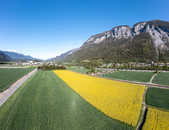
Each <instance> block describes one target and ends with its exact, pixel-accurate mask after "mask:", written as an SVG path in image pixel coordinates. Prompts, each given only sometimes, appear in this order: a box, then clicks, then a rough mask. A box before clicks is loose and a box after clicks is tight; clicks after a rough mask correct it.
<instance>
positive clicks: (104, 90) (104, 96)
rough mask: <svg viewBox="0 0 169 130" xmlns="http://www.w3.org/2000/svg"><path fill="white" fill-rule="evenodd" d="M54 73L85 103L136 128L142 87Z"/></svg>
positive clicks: (66, 71)
mask: <svg viewBox="0 0 169 130" xmlns="http://www.w3.org/2000/svg"><path fill="white" fill-rule="evenodd" d="M54 72H55V73H56V74H57V75H58V76H59V77H60V78H61V79H62V80H63V81H65V82H66V83H67V84H68V85H69V86H70V87H71V88H72V89H73V90H74V91H76V92H77V93H78V94H79V95H80V96H81V97H83V98H84V99H85V100H86V101H87V102H89V103H90V104H92V105H93V106H95V107H96V108H97V109H98V110H100V111H102V112H104V113H105V114H106V115H107V116H109V117H112V118H114V119H117V120H120V121H123V122H125V123H128V124H130V125H132V126H136V124H137V121H138V119H139V114H140V111H141V104H142V96H143V93H144V89H145V87H144V86H141V85H136V84H130V83H124V82H118V81H113V80H108V79H104V78H97V77H92V76H88V75H84V74H80V73H76V72H71V71H68V70H56V71H54Z"/></svg>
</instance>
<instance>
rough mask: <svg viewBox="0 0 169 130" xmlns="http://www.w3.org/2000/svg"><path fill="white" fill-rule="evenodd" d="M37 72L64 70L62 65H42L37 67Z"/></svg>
mask: <svg viewBox="0 0 169 130" xmlns="http://www.w3.org/2000/svg"><path fill="white" fill-rule="evenodd" d="M38 69H39V70H64V69H66V67H65V66H63V65H42V66H39V67H38Z"/></svg>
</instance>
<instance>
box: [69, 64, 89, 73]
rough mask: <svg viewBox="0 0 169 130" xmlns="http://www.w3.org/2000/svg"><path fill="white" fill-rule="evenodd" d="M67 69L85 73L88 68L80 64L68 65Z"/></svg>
mask: <svg viewBox="0 0 169 130" xmlns="http://www.w3.org/2000/svg"><path fill="white" fill-rule="evenodd" d="M67 69H68V70H71V71H75V72H78V73H83V74H86V73H87V72H88V71H89V70H88V69H86V68H84V67H82V66H80V67H79V66H71V67H68V68H67Z"/></svg>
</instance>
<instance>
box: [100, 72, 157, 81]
mask: <svg viewBox="0 0 169 130" xmlns="http://www.w3.org/2000/svg"><path fill="white" fill-rule="evenodd" d="M153 74H154V73H153V72H133V71H118V72H114V73H109V74H104V75H103V77H108V78H115V79H122V80H129V81H137V82H148V81H150V79H151V77H152V75H153Z"/></svg>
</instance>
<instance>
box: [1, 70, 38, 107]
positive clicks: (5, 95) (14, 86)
mask: <svg viewBox="0 0 169 130" xmlns="http://www.w3.org/2000/svg"><path fill="white" fill-rule="evenodd" d="M36 72H37V69H34V70H33V71H31V72H30V73H28V74H26V75H25V76H23V77H22V78H20V79H19V80H17V81H16V82H15V83H13V84H12V85H11V86H10V87H9V88H8V89H6V90H5V91H3V92H1V93H0V107H1V106H2V105H3V104H4V103H5V102H6V101H7V100H8V98H9V97H10V96H11V95H12V94H13V93H14V92H15V91H16V90H17V89H18V88H19V87H20V86H21V85H22V84H23V83H24V82H25V81H26V80H27V79H29V78H30V77H31V76H32V75H34V74H35V73H36Z"/></svg>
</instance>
